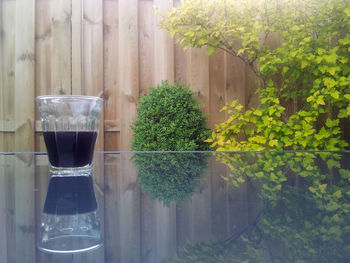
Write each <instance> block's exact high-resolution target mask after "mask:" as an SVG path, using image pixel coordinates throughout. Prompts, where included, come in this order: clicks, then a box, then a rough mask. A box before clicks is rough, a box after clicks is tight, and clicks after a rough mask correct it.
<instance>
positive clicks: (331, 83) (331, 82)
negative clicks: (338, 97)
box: [323, 77, 337, 88]
mask: <svg viewBox="0 0 350 263" xmlns="http://www.w3.org/2000/svg"><path fill="white" fill-rule="evenodd" d="M323 83H324V85H326V86H327V88H333V87H334V86H335V85H336V84H337V82H336V81H335V80H334V79H331V78H328V77H326V78H324V79H323Z"/></svg>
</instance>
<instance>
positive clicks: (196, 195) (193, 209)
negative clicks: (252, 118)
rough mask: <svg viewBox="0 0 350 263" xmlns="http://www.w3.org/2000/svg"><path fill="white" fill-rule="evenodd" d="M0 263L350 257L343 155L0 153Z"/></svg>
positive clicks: (348, 174)
mask: <svg viewBox="0 0 350 263" xmlns="http://www.w3.org/2000/svg"><path fill="white" fill-rule="evenodd" d="M0 236H1V240H0V262H1V263H12V262H21V263H26V262H28V263H36V262H39V263H40V262H45V263H50V262H102V263H103V262H121V263H129V262H132V263H141V262H142V263H143V262H145V263H148V262H150V263H158V262H159V263H160V262H165V263H187V262H188V263H192V262H198V263H199V262H203V263H207V262H208V263H209V262H210V263H217V262H218V263H225V262H259V263H260V262H281V263H282V262H283V263H284V262H307V263H309V262H317V263H319V262H350V152H142V153H133V152H114V153H110V152H99V153H95V156H94V166H93V172H92V174H90V175H87V176H74V175H72V176H55V177H53V176H50V173H49V166H48V158H47V155H46V154H43V153H0Z"/></svg>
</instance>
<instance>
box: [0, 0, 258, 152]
mask: <svg viewBox="0 0 350 263" xmlns="http://www.w3.org/2000/svg"><path fill="white" fill-rule="evenodd" d="M177 4H178V0H153V1H146V0H119V1H115V0H0V23H1V24H0V26H1V27H0V31H1V34H0V85H1V87H0V91H1V96H0V151H45V146H44V144H43V140H42V135H41V133H40V129H41V126H40V122H39V115H38V110H37V107H36V105H35V103H34V98H35V96H38V95H43V94H85V95H95V96H101V97H103V98H104V110H103V112H102V120H103V121H102V122H101V123H103V124H104V125H101V133H100V135H99V142H98V145H97V149H98V150H106V151H108V150H128V149H130V138H131V136H132V132H131V130H130V124H131V123H132V121H133V120H134V118H135V116H136V108H137V98H138V97H139V96H140V95H143V94H146V93H147V89H148V87H149V86H151V85H155V84H158V83H160V82H161V80H169V81H170V82H173V81H174V80H175V79H178V80H180V81H182V82H186V83H187V84H189V85H190V88H191V90H193V91H194V92H195V94H196V96H197V98H198V101H200V103H201V104H202V109H203V111H204V112H206V113H207V114H210V119H209V124H210V125H211V126H212V127H213V126H214V124H216V123H219V122H222V121H223V120H224V119H225V113H222V112H221V113H220V112H219V109H220V108H221V107H222V106H224V104H225V102H226V101H231V100H232V99H234V98H238V99H239V100H240V101H241V102H242V103H243V104H245V105H247V104H248V103H249V97H250V95H249V94H251V90H252V89H253V87H254V81H253V78H252V77H251V75H252V73H251V72H250V70H249V69H248V68H245V65H244V64H243V63H242V62H241V61H240V60H237V59H236V58H233V57H231V56H229V55H227V54H225V53H224V52H222V51H218V52H216V53H215V54H214V55H213V56H211V57H210V58H209V57H208V56H207V55H206V52H205V49H204V48H203V49H196V48H191V49H189V50H187V51H186V52H185V51H183V49H182V47H180V46H179V45H177V44H174V39H172V38H170V36H169V34H168V33H167V32H165V31H161V30H159V28H158V24H159V20H160V16H159V15H155V13H154V7H153V5H157V6H158V9H159V10H160V12H161V13H164V12H166V11H168V10H170V9H171V8H172V7H173V6H176V5H177Z"/></svg>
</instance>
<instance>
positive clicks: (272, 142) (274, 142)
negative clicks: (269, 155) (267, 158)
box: [269, 140, 278, 147]
mask: <svg viewBox="0 0 350 263" xmlns="http://www.w3.org/2000/svg"><path fill="white" fill-rule="evenodd" d="M277 144H278V141H277V140H271V141H269V145H270V146H271V147H273V146H277Z"/></svg>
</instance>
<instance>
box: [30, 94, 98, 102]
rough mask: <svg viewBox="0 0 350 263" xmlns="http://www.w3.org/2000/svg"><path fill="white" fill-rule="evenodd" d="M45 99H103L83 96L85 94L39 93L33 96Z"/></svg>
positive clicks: (38, 99) (37, 98)
mask: <svg viewBox="0 0 350 263" xmlns="http://www.w3.org/2000/svg"><path fill="white" fill-rule="evenodd" d="M45 99H50V100H52V99H62V100H69V99H73V100H93V101H103V99H102V98H100V97H96V96H85V95H40V96H37V97H36V98H35V100H36V101H41V100H45Z"/></svg>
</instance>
